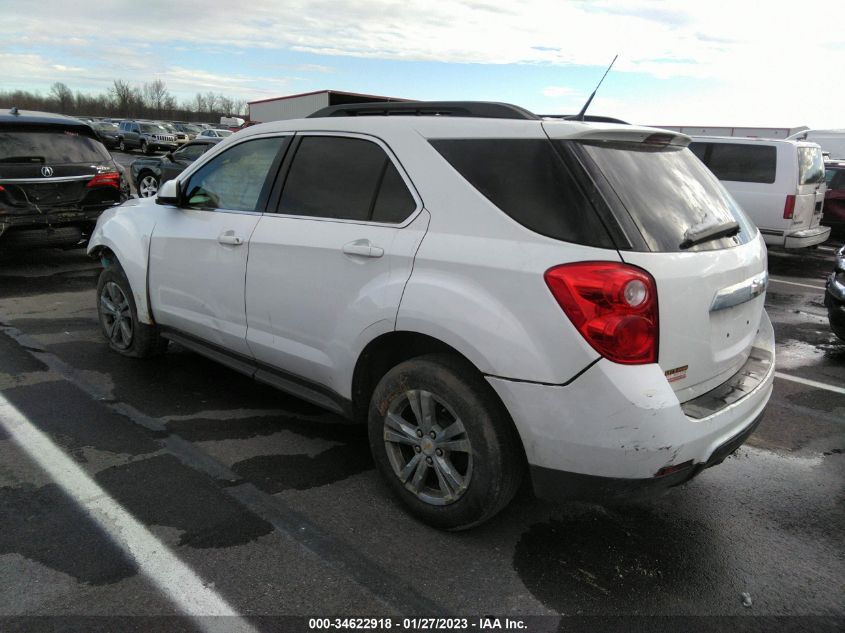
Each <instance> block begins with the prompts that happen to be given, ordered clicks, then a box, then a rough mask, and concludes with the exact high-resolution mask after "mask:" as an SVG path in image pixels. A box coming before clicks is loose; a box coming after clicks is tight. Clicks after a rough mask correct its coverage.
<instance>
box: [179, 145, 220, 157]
mask: <svg viewBox="0 0 845 633" xmlns="http://www.w3.org/2000/svg"><path fill="white" fill-rule="evenodd" d="M209 147H211V146H210V145H205V144H201V143H198V144H196V145H185V146H184V147H181V148H179V149H178V150H176V151H175V152H174V153H173V155H174V156H175V157H176V158H178V159H179V160H196V159H198V158H199V157H200V156H202V155H203V153H204V152H205V150H207V149H208V148H209Z"/></svg>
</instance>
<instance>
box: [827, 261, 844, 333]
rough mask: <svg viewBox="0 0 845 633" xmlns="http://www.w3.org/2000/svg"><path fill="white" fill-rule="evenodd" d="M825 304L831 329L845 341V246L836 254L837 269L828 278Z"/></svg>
mask: <svg viewBox="0 0 845 633" xmlns="http://www.w3.org/2000/svg"><path fill="white" fill-rule="evenodd" d="M825 286H826V287H827V290H826V291H825V293H824V304H825V306H827V316H828V318H829V319H830V329H831V330H833V333H834V334H836V336H838V337H839V338H841V339H842V340H843V341H845V246H843V247H842V248H840V249H839V251H837V253H836V269H835V270H834V271H833V272H832V273H831V274H830V277H828V278H827V283H826V284H825Z"/></svg>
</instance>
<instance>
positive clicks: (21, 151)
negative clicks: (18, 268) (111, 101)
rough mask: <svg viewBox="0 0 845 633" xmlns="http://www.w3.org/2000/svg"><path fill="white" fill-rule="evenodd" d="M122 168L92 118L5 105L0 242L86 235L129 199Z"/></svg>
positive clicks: (51, 242)
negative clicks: (124, 197)
mask: <svg viewBox="0 0 845 633" xmlns="http://www.w3.org/2000/svg"><path fill="white" fill-rule="evenodd" d="M120 184H121V175H120V172H119V170H118V168H117V166H116V165H115V163H114V161H113V160H112V157H111V155H110V154H109V152H108V150H106V148H105V147H103V144H102V143H101V142H100V141H99V140H98V138H97V134H96V133H95V132H94V130H93V129H91V126H90V125H88V124H87V123H83V122H82V121H79V120H78V119H72V118H70V117H65V116H59V115H56V114H47V113H44V112H28V111H19V110H18V109H17V108H12V109H11V110H7V111H2V112H0V249H7V248H12V247H14V246H72V245H74V244H80V243H83V242H84V241H85V240H86V238H87V236H88V235H89V234H90V232H91V230H92V229H93V228H94V225H95V224H96V222H97V218H98V217H99V216H100V214H101V213H102V212H103V211H104V210H105V209H107V208H109V207H110V206H113V205H115V204H118V203H119V202H121V201H122V195H121V188H120Z"/></svg>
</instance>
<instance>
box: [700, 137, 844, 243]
mask: <svg viewBox="0 0 845 633" xmlns="http://www.w3.org/2000/svg"><path fill="white" fill-rule="evenodd" d="M692 139H693V142H692V143H690V146H689V148H690V149H691V150H692V152H693V153H694V154H695V155H696V156H698V158H699V159H701V161H702V162H703V163H704V164H705V165H707V167H709V168H710V171H712V172H713V173H714V174H715V175H716V177H717V178H718V179H719V180H720V181H722V184H723V185H724V186H725V189H727V190H728V191H729V192H730V194H731V195H732V196H733V197H734V199H735V200H736V201H737V202H738V203H739V205H740V206H741V207H742V209H743V210H744V211H745V213H746V214H748V216H749V217H750V218H751V220H752V221H753V222H754V223H755V224H756V225H757V228H759V229H760V233H762V234H763V238H764V239H765V240H766V244H768V245H769V246H782V247H784V248H806V247H808V246H814V245H816V244H821V243H822V242H824V241H825V240H827V238H828V236H829V235H830V228H829V227H826V226H821V225H820V224H819V222H820V220H821V217H822V206H823V204H824V194H825V191H826V186H825V181H824V161H823V159H822V150H821V148H820V147H819V146H818V145H817V144H816V143H810V142H806V141H789V140H779V139H778V140H775V139H756V138H734V137H715V136H693V137H692Z"/></svg>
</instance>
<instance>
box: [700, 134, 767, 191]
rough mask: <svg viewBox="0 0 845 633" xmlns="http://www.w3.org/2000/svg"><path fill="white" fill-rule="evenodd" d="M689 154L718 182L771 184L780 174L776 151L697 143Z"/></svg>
mask: <svg viewBox="0 0 845 633" xmlns="http://www.w3.org/2000/svg"><path fill="white" fill-rule="evenodd" d="M689 148H690V150H691V151H692V152H693V154H695V155H696V156H698V158H699V159H700V160H701V162H703V163H704V164H705V165H707V167H708V168H709V169H710V171H712V172H713V173H714V174H715V175H716V178H718V179H719V180H728V181H731V182H759V183H768V184H771V183H773V182H774V181H775V176H776V172H777V147H775V146H774V145H752V144H747V143H711V142H701V141H694V142H692V143H690V146H689Z"/></svg>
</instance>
